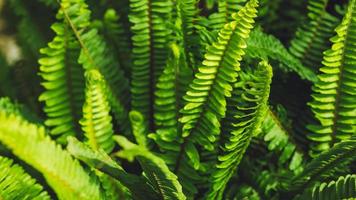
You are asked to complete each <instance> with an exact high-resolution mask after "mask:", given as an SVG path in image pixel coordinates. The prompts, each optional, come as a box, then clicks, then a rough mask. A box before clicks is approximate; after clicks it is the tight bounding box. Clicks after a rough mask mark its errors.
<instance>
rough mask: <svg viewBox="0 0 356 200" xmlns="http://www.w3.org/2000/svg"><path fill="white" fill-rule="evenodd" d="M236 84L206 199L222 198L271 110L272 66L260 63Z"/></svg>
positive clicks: (241, 76)
mask: <svg viewBox="0 0 356 200" xmlns="http://www.w3.org/2000/svg"><path fill="white" fill-rule="evenodd" d="M250 76H251V77H249V78H247V79H246V78H245V77H243V74H241V75H240V79H241V80H240V81H239V82H237V83H236V84H235V87H234V90H233V93H232V97H231V98H230V99H229V100H228V103H227V109H228V113H227V116H226V118H225V120H224V121H223V122H222V124H223V126H224V133H223V136H222V141H221V142H220V149H221V150H220V152H219V154H218V161H217V165H216V169H215V170H214V172H213V174H212V177H211V182H212V186H211V188H210V191H209V192H208V194H207V199H222V195H223V191H224V189H225V186H226V184H227V182H228V181H229V180H230V178H231V177H232V175H233V174H234V173H235V171H236V168H237V166H238V165H239V163H240V161H241V159H242V157H243V155H244V153H245V151H246V149H247V147H248V145H249V144H250V140H251V138H252V137H253V136H254V135H255V134H256V133H257V131H258V129H259V128H260V126H261V124H262V122H263V118H264V117H265V115H266V111H267V109H268V106H267V101H268V98H269V92H270V84H271V81H272V67H271V66H270V65H269V64H268V63H267V62H264V61H263V62H261V63H260V64H259V66H258V68H257V69H256V71H255V72H254V73H252V74H250Z"/></svg>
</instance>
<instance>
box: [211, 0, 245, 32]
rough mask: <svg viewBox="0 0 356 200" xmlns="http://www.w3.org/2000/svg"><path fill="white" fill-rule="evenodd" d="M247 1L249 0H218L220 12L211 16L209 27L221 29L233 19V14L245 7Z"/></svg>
mask: <svg viewBox="0 0 356 200" xmlns="http://www.w3.org/2000/svg"><path fill="white" fill-rule="evenodd" d="M246 2H247V0H218V12H216V13H213V14H211V15H210V16H209V27H210V28H212V29H215V30H219V29H221V28H222V27H223V26H224V24H226V23H229V22H231V21H232V20H233V18H232V16H231V15H232V14H233V13H236V12H238V11H239V10H240V9H241V8H243V6H244V5H245V4H246Z"/></svg>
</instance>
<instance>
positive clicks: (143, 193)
mask: <svg viewBox="0 0 356 200" xmlns="http://www.w3.org/2000/svg"><path fill="white" fill-rule="evenodd" d="M128 144H129V143H128ZM67 149H68V151H69V152H70V153H71V154H72V155H73V156H74V157H76V158H77V159H79V160H81V161H83V162H85V163H86V164H87V165H89V166H91V167H93V168H96V169H98V170H100V171H102V172H104V173H105V174H108V175H110V176H111V177H113V178H115V179H116V180H118V181H120V182H121V183H122V184H123V185H124V186H126V187H127V188H128V189H129V190H130V192H131V194H132V196H133V197H134V199H137V200H139V199H148V200H151V199H152V200H153V199H157V195H156V194H155V193H154V191H153V190H152V188H151V187H150V186H149V185H148V183H146V182H145V179H144V178H142V177H139V176H136V175H133V174H128V173H126V172H125V171H124V169H122V167H121V166H120V165H118V164H117V163H116V162H115V161H114V160H112V159H111V157H110V156H109V155H107V154H106V153H105V151H103V150H100V149H99V150H98V151H95V150H93V149H90V148H89V147H87V146H85V145H84V144H83V143H81V142H79V141H78V140H76V139H75V138H73V137H70V138H69V139H68V146H67Z"/></svg>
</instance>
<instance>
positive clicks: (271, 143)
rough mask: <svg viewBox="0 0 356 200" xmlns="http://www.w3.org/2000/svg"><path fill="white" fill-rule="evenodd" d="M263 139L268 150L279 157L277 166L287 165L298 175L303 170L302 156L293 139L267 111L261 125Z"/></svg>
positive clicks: (276, 118) (271, 112)
mask: <svg viewBox="0 0 356 200" xmlns="http://www.w3.org/2000/svg"><path fill="white" fill-rule="evenodd" d="M262 132H263V134H262V135H260V136H263V139H264V140H265V141H266V142H267V144H268V150H270V151H274V152H276V153H277V154H278V156H279V159H278V161H279V164H280V165H284V164H288V168H289V169H290V170H292V171H293V172H294V174H298V173H300V172H301V171H302V170H303V166H304V165H303V164H304V162H303V161H304V154H303V152H302V151H301V150H300V149H298V146H297V145H296V144H295V143H294V141H293V138H291V137H290V135H288V131H287V130H286V129H285V128H284V126H283V125H282V123H281V121H280V120H279V118H278V116H276V114H275V113H274V112H273V111H272V110H271V109H269V110H268V111H267V115H266V116H265V119H264V121H263V125H262Z"/></svg>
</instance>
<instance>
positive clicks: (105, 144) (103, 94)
mask: <svg viewBox="0 0 356 200" xmlns="http://www.w3.org/2000/svg"><path fill="white" fill-rule="evenodd" d="M86 80H87V85H86V90H85V104H84V106H83V118H82V119H81V120H80V124H81V125H82V130H83V132H84V135H85V137H86V138H87V142H88V144H89V146H90V147H91V148H93V149H99V148H102V149H104V150H105V152H107V153H110V152H111V151H112V150H113V148H114V147H115V141H114V139H113V135H114V130H113V126H112V122H111V121H112V118H111V116H110V106H109V102H108V96H107V88H106V87H107V85H106V82H105V80H104V78H103V77H102V75H101V74H100V72H99V71H97V70H94V69H93V70H90V71H87V72H86Z"/></svg>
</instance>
